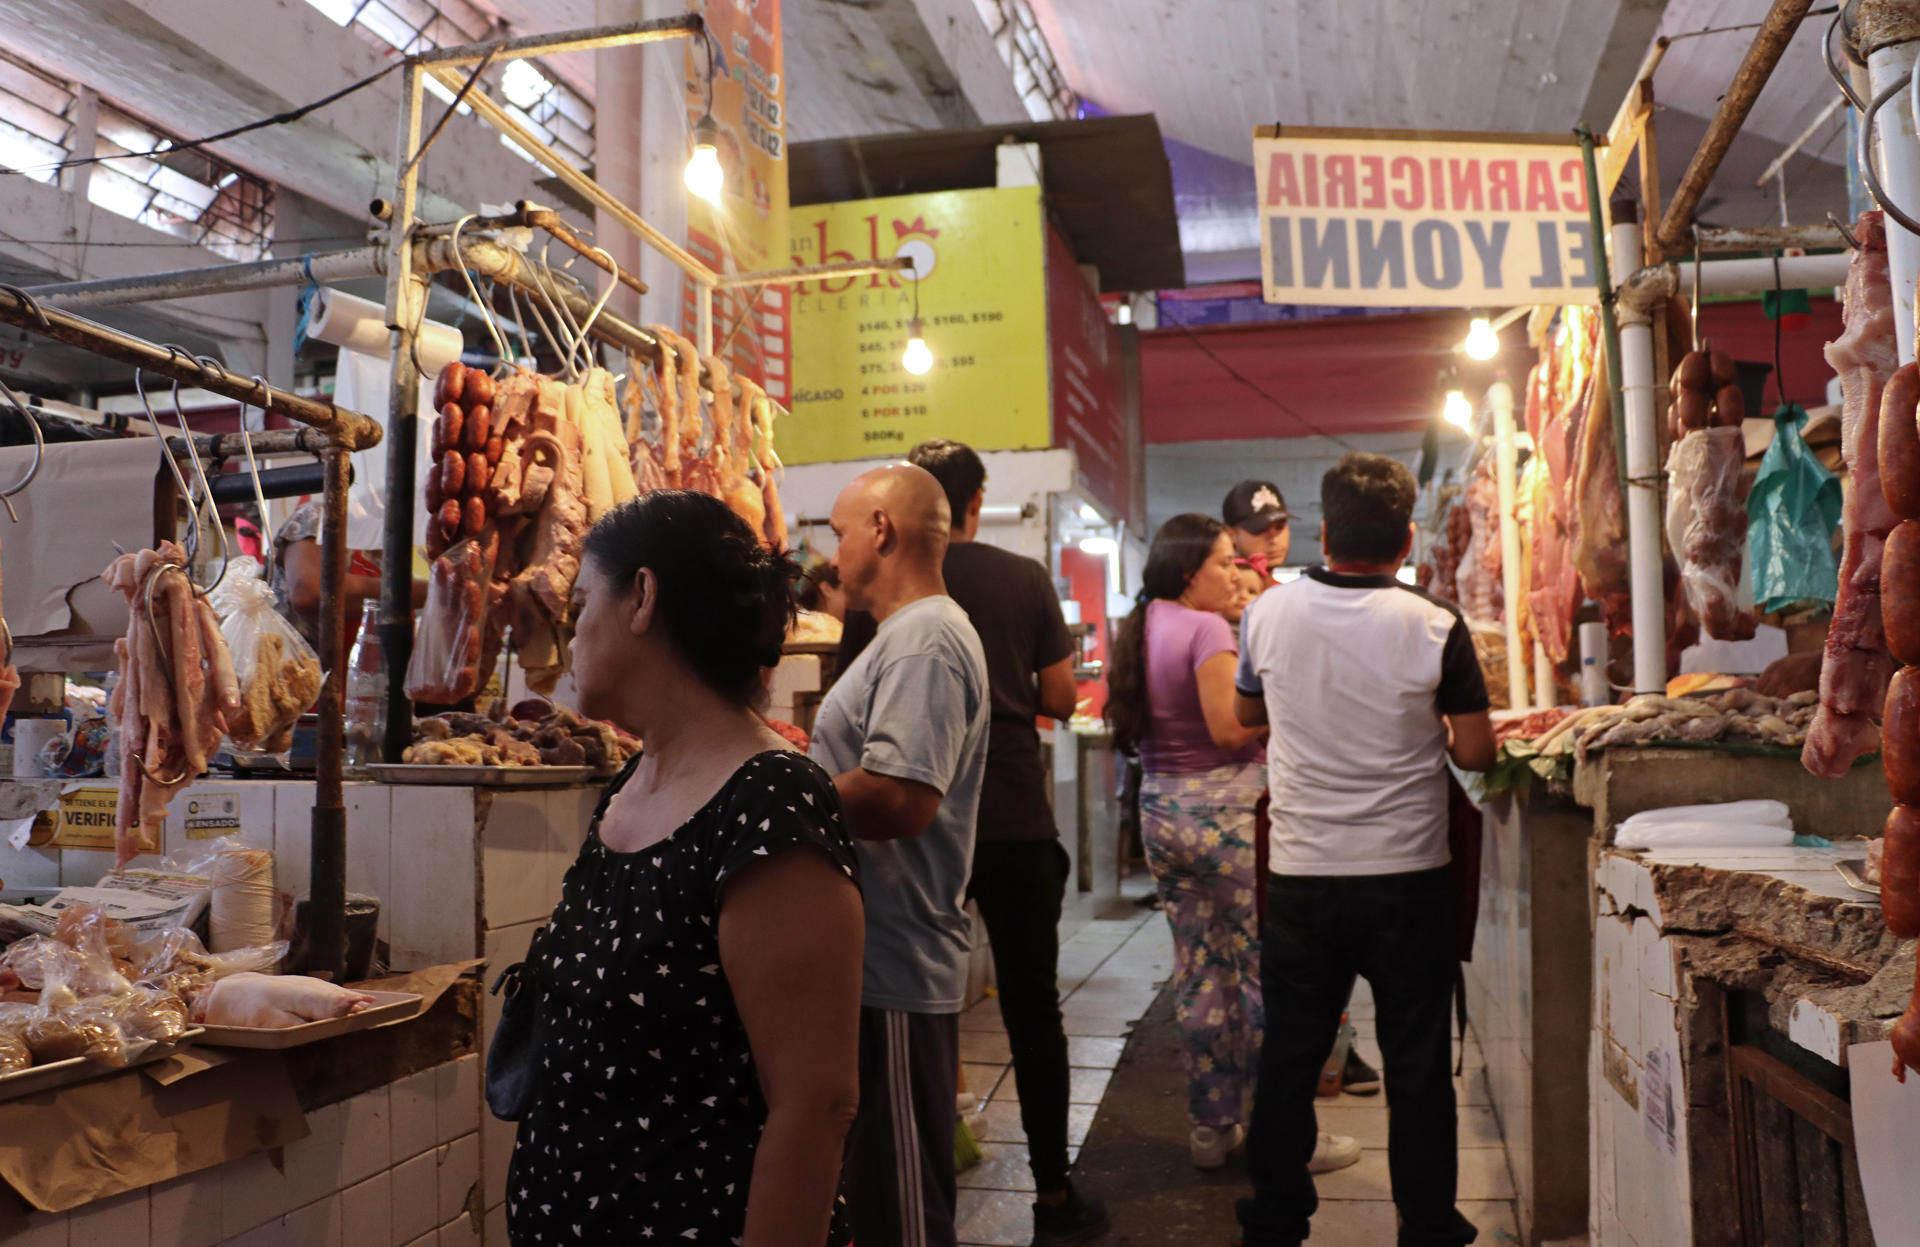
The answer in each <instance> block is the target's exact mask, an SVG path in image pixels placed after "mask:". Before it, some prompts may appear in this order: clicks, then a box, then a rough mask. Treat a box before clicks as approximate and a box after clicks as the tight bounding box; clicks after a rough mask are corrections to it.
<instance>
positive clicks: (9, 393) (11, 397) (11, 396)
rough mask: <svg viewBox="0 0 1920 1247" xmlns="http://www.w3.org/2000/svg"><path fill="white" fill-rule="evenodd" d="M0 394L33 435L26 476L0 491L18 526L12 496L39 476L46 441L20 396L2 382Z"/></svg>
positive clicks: (9, 652) (9, 639)
mask: <svg viewBox="0 0 1920 1247" xmlns="http://www.w3.org/2000/svg"><path fill="white" fill-rule="evenodd" d="M0 394H3V395H5V396H6V399H7V401H8V402H9V403H11V404H13V409H14V410H15V411H17V412H19V413H20V418H21V419H22V420H25V421H26V422H27V430H28V431H29V432H31V433H32V434H33V462H32V463H30V464H28V465H27V474H26V475H25V476H23V477H21V478H20V481H19V483H18V484H16V485H13V486H11V487H10V488H7V489H0V506H4V507H5V508H6V509H7V518H8V519H11V520H12V521H13V522H14V523H16V524H18V523H19V522H20V514H19V512H17V511H15V510H14V509H13V496H14V495H15V494H17V493H19V492H20V491H21V490H23V489H25V488H26V487H27V486H29V485H31V484H33V478H34V477H36V476H38V475H40V462H41V460H43V459H45V458H46V455H47V439H46V437H45V436H44V435H42V433H41V432H40V422H39V421H38V420H35V419H34V418H33V413H32V412H31V411H28V410H27V405H26V404H25V403H23V402H21V401H20V396H19V395H17V394H15V393H14V392H13V390H12V389H11V388H9V387H8V385H7V383H6V382H4V381H0ZM4 626H5V625H4V624H0V627H4ZM5 661H7V662H12V661H13V635H12V634H11V633H9V634H7V657H6V660H5Z"/></svg>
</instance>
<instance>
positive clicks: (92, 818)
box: [53, 787, 120, 851]
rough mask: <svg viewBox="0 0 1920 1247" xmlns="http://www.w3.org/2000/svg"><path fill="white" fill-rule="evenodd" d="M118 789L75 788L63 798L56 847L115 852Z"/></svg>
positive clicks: (61, 797) (61, 796) (55, 833)
mask: <svg viewBox="0 0 1920 1247" xmlns="http://www.w3.org/2000/svg"><path fill="white" fill-rule="evenodd" d="M119 801H120V790H119V789H118V788H93V787H86V788H75V789H73V790H71V791H68V792H64V793H62V794H60V825H59V829H58V830H56V831H55V832H54V835H53V844H54V847H55V848H61V849H106V850H108V851H111V850H112V849H113V824H114V810H115V808H116V806H117V805H118V804H119Z"/></svg>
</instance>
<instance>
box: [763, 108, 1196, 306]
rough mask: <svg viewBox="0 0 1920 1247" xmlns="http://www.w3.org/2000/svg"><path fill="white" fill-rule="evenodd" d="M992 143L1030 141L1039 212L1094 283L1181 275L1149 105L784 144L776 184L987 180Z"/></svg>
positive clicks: (828, 198) (854, 189)
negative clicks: (782, 177) (1043, 200)
mask: <svg viewBox="0 0 1920 1247" xmlns="http://www.w3.org/2000/svg"><path fill="white" fill-rule="evenodd" d="M1002 143H1038V144H1039V145H1040V168H1041V181H1042V185H1043V187H1044V189H1045V191H1046V196H1047V208H1048V212H1049V215H1050V216H1051V217H1052V218H1053V222H1054V224H1055V226H1056V227H1057V228H1058V229H1059V230H1060V233H1061V234H1062V235H1064V236H1065V238H1066V240H1067V243H1068V245H1069V246H1071V247H1072V248H1073V253H1074V258H1075V259H1076V260H1078V261H1079V262H1080V263H1082V264H1091V265H1093V266H1094V267H1095V268H1096V269H1098V270H1099V272H1100V289H1101V290H1102V291H1116V290H1117V291H1132V290H1174V289H1178V288H1180V287H1182V286H1184V285H1186V284H1187V277H1186V267H1185V263H1184V261H1183V260H1182V259H1181V256H1180V222H1179V220H1178V219H1177V218H1176V217H1175V215H1174V209H1173V174H1172V172H1171V170H1170V169H1169V167H1168V165H1167V152H1166V148H1165V147H1164V146H1163V145H1162V143H1161V139H1160V123H1159V122H1157V121H1155V120H1154V119H1153V118H1152V117H1151V116H1141V117H1093V118H1088V119H1086V120H1084V121H1025V122H1014V123H1011V124H1008V125H997V126H978V127H974V128H972V129H966V130H939V131H934V132H927V131H912V132H908V133H903V134H875V135H870V136H867V137H863V138H847V139H828V140H822V141H819V142H814V143H795V144H793V146H792V147H790V148H788V154H789V157H790V159H789V161H788V173H787V184H788V194H789V196H790V198H791V200H792V202H793V203H795V204H815V203H841V202H844V201H847V200H852V199H878V198H881V197H883V196H887V195H918V194H924V193H927V192H930V191H951V190H967V189H970V188H973V187H980V186H992V185H994V184H995V179H996V176H997V172H996V169H997V157H996V156H995V154H994V152H995V149H996V148H998V147H999V146H1000V145H1001V144H1002Z"/></svg>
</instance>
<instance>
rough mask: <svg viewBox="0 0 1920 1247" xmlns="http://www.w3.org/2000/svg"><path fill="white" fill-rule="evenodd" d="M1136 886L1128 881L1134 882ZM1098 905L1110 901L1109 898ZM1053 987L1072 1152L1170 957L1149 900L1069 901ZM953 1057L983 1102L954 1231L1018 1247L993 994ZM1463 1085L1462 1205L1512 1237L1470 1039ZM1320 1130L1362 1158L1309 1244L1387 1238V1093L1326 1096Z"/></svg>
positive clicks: (1014, 1166)
mask: <svg viewBox="0 0 1920 1247" xmlns="http://www.w3.org/2000/svg"><path fill="white" fill-rule="evenodd" d="M1137 887H1138V885H1137V884H1136V885H1135V887H1130V888H1129V891H1130V892H1133V891H1136V890H1137ZM1101 912H1109V913H1110V912H1112V907H1111V903H1110V902H1109V904H1108V905H1107V906H1106V907H1104V908H1103V909H1102V911H1101ZM1061 941H1062V942H1061V947H1060V989H1061V995H1062V1012H1063V1013H1064V1014H1065V1016H1066V1026H1067V1036H1068V1038H1067V1043H1068V1048H1069V1058H1068V1059H1069V1061H1070V1062H1071V1064H1072V1066H1073V1094H1072V1101H1073V1103H1072V1107H1071V1108H1070V1110H1069V1112H1070V1117H1069V1120H1068V1128H1069V1136H1068V1137H1069V1139H1070V1141H1071V1142H1072V1144H1073V1145H1074V1146H1073V1148H1072V1155H1073V1156H1074V1157H1075V1158H1077V1157H1078V1155H1079V1144H1080V1143H1081V1142H1082V1141H1083V1140H1084V1139H1085V1138H1086V1135H1087V1130H1088V1127H1089V1126H1090V1125H1091V1123H1092V1121H1093V1117H1094V1114H1095V1113H1096V1112H1097V1111H1098V1108H1099V1104H1100V1099H1101V1097H1102V1096H1103V1095H1104V1094H1105V1092H1106V1087H1107V1082H1108V1080H1109V1078H1110V1077H1111V1076H1112V1070H1113V1067H1114V1066H1115V1065H1116V1064H1118V1062H1119V1059H1120V1053H1121V1051H1122V1049H1123V1048H1124V1047H1125V1044H1126V1040H1125V1036H1126V1034H1127V1031H1128V1030H1129V1028H1130V1024H1131V1023H1132V1022H1134V1021H1135V1020H1137V1019H1139V1018H1140V1017H1141V1015H1143V1014H1144V1013H1145V1012H1146V1011H1147V1007H1148V1006H1149V1005H1150V1004H1152V1003H1153V1000H1154V997H1155V996H1156V995H1157V994H1158V992H1159V989H1160V987H1161V985H1162V984H1164V983H1165V982H1166V980H1167V977H1168V975H1169V974H1170V973H1171V971H1172V966H1173V939H1172V936H1171V935H1170V934H1169V932H1168V930H1167V924H1166V921H1165V920H1164V919H1163V918H1162V917H1161V916H1160V914H1159V912H1158V911H1157V910H1146V909H1142V910H1139V911H1138V912H1137V913H1134V914H1131V915H1128V916H1126V917H1124V918H1119V919H1113V918H1098V917H1093V916H1091V907H1090V906H1088V905H1087V904H1086V903H1085V902H1081V903H1079V904H1077V905H1070V906H1069V913H1068V914H1067V916H1066V917H1065V918H1064V919H1063V921H1062V923H1061ZM1353 1020H1354V1028H1355V1030H1356V1031H1357V1032H1358V1033H1359V1047H1360V1052H1361V1054H1362V1055H1363V1056H1365V1057H1366V1059H1367V1060H1368V1061H1369V1062H1371V1063H1372V1064H1374V1065H1375V1066H1376V1067H1377V1066H1378V1065H1379V1059H1380V1053H1379V1048H1378V1046H1377V1045H1376V1043H1375V1041H1374V1033H1373V1005H1372V1001H1371V999H1370V998H1369V997H1368V996H1367V994H1366V984H1365V983H1361V984H1360V986H1359V988H1358V991H1357V993H1356V996H1355V999H1354V1007H1353ZM960 1026H961V1035H960V1047H961V1059H962V1061H963V1062H964V1063H965V1065H964V1069H965V1076H966V1083H967V1087H968V1089H969V1090H970V1091H972V1092H973V1093H974V1094H975V1095H976V1096H978V1097H979V1098H980V1100H981V1102H982V1104H983V1108H982V1109H981V1110H980V1112H979V1113H978V1115H977V1116H976V1117H974V1118H973V1128H974V1133H975V1135H976V1137H977V1138H979V1139H980V1148H981V1152H982V1153H983V1155H984V1159H983V1160H982V1161H981V1163H980V1164H979V1165H976V1166H975V1167H973V1168H972V1169H970V1170H968V1171H967V1172H965V1173H963V1174H961V1175H960V1178H959V1184H960V1200H959V1208H958V1221H959V1235H960V1242H961V1243H962V1244H966V1245H969V1247H1026V1245H1027V1244H1029V1243H1031V1242H1032V1239H1033V1213H1032V1208H1031V1204H1032V1199H1033V1195H1032V1191H1033V1178H1032V1175H1031V1174H1029V1173H1028V1171H1027V1156H1026V1148H1025V1146H1024V1144H1023V1139H1024V1137H1025V1136H1024V1135H1023V1133H1022V1132H1021V1129H1020V1115H1019V1106H1018V1102H1017V1100H1018V1095H1017V1092H1016V1090H1015V1088H1014V1084H1013V1072H1012V1069H1011V1067H1010V1066H1009V1065H1008V1053H1007V1039H1006V1034H1005V1032H1004V1031H1003V1030H1002V1028H1001V1025H1000V1010H999V1005H998V1003H997V1002H996V1001H994V1000H993V999H991V998H989V999H987V1000H984V1001H981V1002H980V1003H979V1004H977V1005H975V1006H974V1007H973V1008H972V1009H970V1010H969V1011H968V1012H967V1013H965V1014H964V1015H962V1017H961V1021H960ZM1457 1082H1458V1086H1459V1091H1460V1207H1461V1211H1462V1212H1464V1213H1465V1214H1466V1215H1467V1216H1468V1217H1469V1218H1470V1219H1471V1220H1472V1221H1473V1222H1474V1223H1475V1224H1476V1225H1478V1226H1479V1227H1480V1232H1481V1233H1480V1242H1481V1243H1482V1244H1512V1243H1517V1242H1518V1241H1519V1238H1518V1234H1517V1232H1516V1227H1515V1223H1514V1205H1513V1179H1512V1177H1511V1174H1510V1172H1509V1170H1508V1167H1507V1155H1506V1149H1505V1147H1504V1146H1503V1145H1502V1143H1501V1139H1500V1131H1499V1126H1498V1124H1497V1123H1496V1122H1495V1120H1494V1117H1493V1113H1492V1110H1491V1109H1489V1108H1488V1107H1487V1104H1488V1096H1487V1079H1486V1066H1485V1060H1484V1058H1483V1057H1482V1056H1481V1053H1480V1048H1479V1044H1478V1043H1477V1042H1475V1041H1474V1040H1473V1039H1472V1038H1471V1037H1469V1038H1468V1040H1467V1050H1466V1061H1465V1072H1464V1074H1463V1075H1462V1077H1461V1078H1460V1079H1458V1080H1457ZM1320 1124H1321V1127H1322V1128H1323V1129H1326V1130H1330V1131H1333V1132H1335V1133H1338V1134H1348V1135H1352V1136H1353V1137H1355V1138H1356V1139H1358V1140H1359V1141H1360V1143H1361V1145H1362V1146H1363V1147H1364V1148H1365V1149H1366V1150H1365V1153H1364V1155H1363V1156H1362V1158H1361V1160H1360V1162H1359V1163H1358V1164H1356V1165H1354V1166H1352V1167H1351V1168H1349V1169H1345V1170H1342V1171H1340V1172H1338V1173H1333V1174H1327V1175H1325V1176H1323V1177H1321V1178H1320V1180H1319V1190H1320V1198H1321V1211H1320V1213H1319V1215H1318V1216H1317V1217H1316V1218H1315V1221H1314V1243H1315V1244H1316V1247H1317V1245H1318V1244H1320V1243H1321V1242H1322V1240H1323V1239H1324V1240H1325V1241H1326V1242H1327V1243H1328V1244H1329V1247H1340V1244H1344V1243H1352V1244H1356V1245H1357V1244H1362V1243H1367V1244H1373V1243H1381V1242H1390V1241H1392V1237H1393V1233H1394V1213H1393V1204H1392V1201H1391V1197H1390V1192H1389V1190H1388V1182H1387V1149H1386V1143H1387V1112H1386V1103H1385V1097H1384V1096H1380V1095H1375V1096H1371V1097H1367V1098H1360V1097H1356V1096H1346V1095H1343V1096H1341V1097H1339V1099H1337V1100H1327V1101H1322V1102H1321V1106H1320Z"/></svg>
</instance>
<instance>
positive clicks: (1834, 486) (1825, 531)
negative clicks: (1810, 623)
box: [1747, 403, 1840, 612]
mask: <svg viewBox="0 0 1920 1247" xmlns="http://www.w3.org/2000/svg"><path fill="white" fill-rule="evenodd" d="M1806 423H1807V413H1806V412H1805V411H1803V410H1802V409H1801V408H1800V405H1799V404H1798V403H1787V404H1786V405H1784V406H1782V407H1780V408H1779V409H1778V410H1776V411H1775V412H1774V413H1773V445H1771V446H1769V447H1767V453H1766V455H1765V456H1764V457H1762V458H1761V460H1760V473H1759V475H1758V476H1757V477H1755V478H1754V482H1753V492H1752V493H1750V494H1748V495H1747V558H1748V559H1749V560H1750V565H1751V566H1752V568H1753V599H1754V602H1755V603H1756V604H1757V605H1758V606H1759V607H1760V609H1761V611H1762V612H1772V611H1777V610H1781V609H1784V608H1785V607H1788V606H1791V605H1792V604H1794V603H1796V602H1805V601H1808V600H1812V601H1815V602H1823V603H1826V604H1827V605H1829V606H1831V605H1832V604H1833V600H1834V596H1835V594H1836V593H1837V591H1838V589H1839V583H1840V572H1839V568H1837V567H1836V566H1835V565H1834V561H1833V531H1834V529H1835V528H1837V527H1839V525H1840V482H1839V480H1838V479H1836V478H1835V477H1834V475H1833V473H1831V472H1829V471H1827V469H1826V466H1825V465H1824V464H1822V463H1821V462H1820V460H1819V459H1818V458H1817V457H1815V455H1814V453H1813V451H1812V450H1811V449H1809V448H1808V446H1807V440H1806V438H1804V437H1802V436H1801V432H1802V430H1803V429H1804V428H1805V426H1806Z"/></svg>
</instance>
